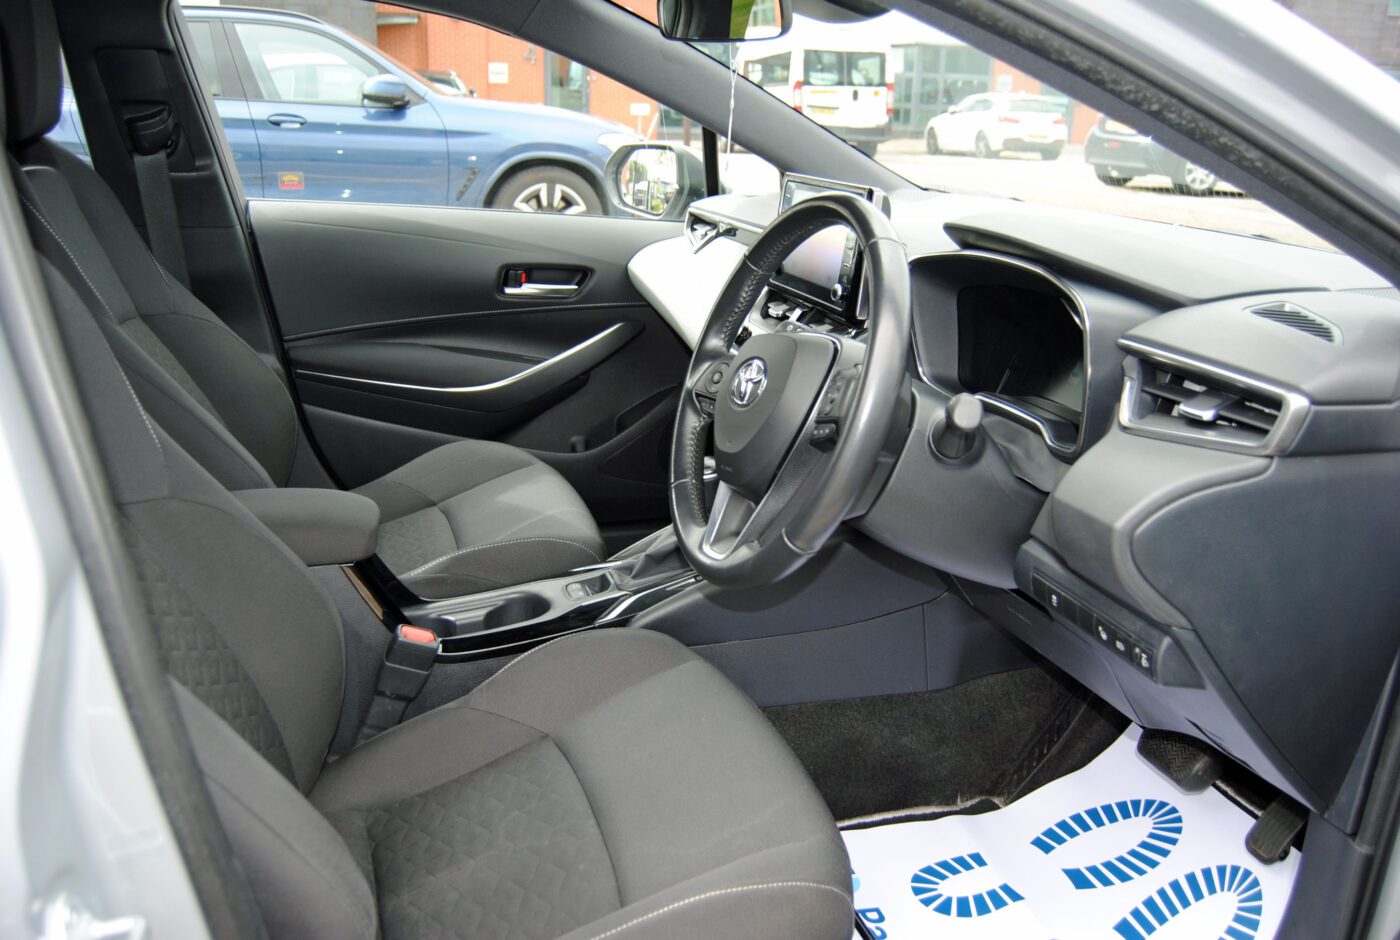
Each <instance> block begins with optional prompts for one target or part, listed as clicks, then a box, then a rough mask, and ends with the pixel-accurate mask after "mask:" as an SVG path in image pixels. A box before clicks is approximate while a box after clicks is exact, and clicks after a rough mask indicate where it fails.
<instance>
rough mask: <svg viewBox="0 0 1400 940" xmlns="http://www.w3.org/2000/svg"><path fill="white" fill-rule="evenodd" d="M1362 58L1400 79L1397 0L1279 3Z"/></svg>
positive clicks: (1296, 0)
mask: <svg viewBox="0 0 1400 940" xmlns="http://www.w3.org/2000/svg"><path fill="white" fill-rule="evenodd" d="M1279 2H1280V3H1282V4H1283V5H1284V6H1286V7H1288V8H1289V9H1290V10H1292V11H1293V12H1294V13H1297V14H1298V15H1299V16H1301V17H1302V18H1303V19H1305V20H1307V21H1309V22H1310V23H1313V24H1314V25H1316V26H1317V27H1318V28H1319V29H1321V30H1322V31H1323V32H1324V33H1327V34H1328V35H1330V36H1333V37H1335V38H1336V39H1338V40H1339V41H1340V42H1341V43H1342V44H1343V45H1345V46H1348V47H1349V48H1351V49H1352V50H1353V51H1355V52H1356V53H1358V54H1359V55H1360V56H1361V57H1362V58H1363V59H1365V60H1366V61H1368V62H1371V63H1373V64H1375V65H1378V66H1380V67H1381V68H1382V69H1384V70H1385V71H1387V72H1389V73H1390V74H1391V75H1392V76H1394V77H1395V78H1400V0H1279Z"/></svg>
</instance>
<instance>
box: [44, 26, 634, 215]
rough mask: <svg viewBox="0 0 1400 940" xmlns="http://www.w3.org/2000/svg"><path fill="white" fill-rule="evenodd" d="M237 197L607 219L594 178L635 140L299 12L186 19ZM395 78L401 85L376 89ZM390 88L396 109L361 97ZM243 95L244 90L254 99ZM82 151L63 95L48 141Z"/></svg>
mask: <svg viewBox="0 0 1400 940" xmlns="http://www.w3.org/2000/svg"><path fill="white" fill-rule="evenodd" d="M184 13H185V17H186V20H187V22H188V23H189V27H190V33H191V37H192V39H193V48H194V51H195V55H196V58H197V59H198V61H199V67H200V71H201V77H202V79H203V81H204V84H205V87H206V88H207V89H208V90H209V91H210V93H211V95H212V96H213V99H214V104H215V107H216V109H217V111H218V114H219V118H220V120H221V122H222V124H223V127H224V134H225V136H226V137H227V139H228V142H229V147H230V149H231V151H232V152H233V156H234V160H235V162H236V164H237V168H238V173H239V176H240V178H241V180H242V183H243V188H244V191H245V192H246V193H247V195H249V196H252V197H266V198H290V199H315V200H336V201H346V202H378V203H397V204H408V205H435V206H465V207H481V206H485V207H490V208H502V209H519V210H525V211H546V212H563V213H570V214H573V213H590V214H601V213H606V212H608V211H609V209H610V205H609V203H608V201H607V199H606V198H604V196H603V193H605V192H606V191H607V190H606V189H605V187H604V185H603V170H604V166H605V165H606V163H607V160H608V158H609V157H610V156H611V155H612V153H613V151H614V150H616V149H617V148H618V147H619V146H621V145H623V144H626V143H629V142H632V141H636V140H640V137H638V135H636V134H635V133H633V132H632V131H631V130H630V129H628V128H627V127H625V126H624V125H621V124H617V123H614V122H611V121H605V120H602V119H599V118H595V117H591V116H589V115H585V114H579V113H577V112H574V111H568V110H565V109H563V108H555V107H549V106H546V105H536V104H517V103H511V102H502V101H489V100H485V99H482V98H475V97H470V96H467V95H463V94H460V93H458V92H456V91H454V90H451V89H446V88H443V87H440V86H438V85H434V84H433V83H432V82H430V81H429V80H427V79H425V78H423V77H422V76H421V75H418V74H417V73H416V72H414V71H413V70H412V69H410V68H408V67H406V66H404V65H401V64H400V63H398V62H395V61H394V60H393V59H391V58H390V57H388V56H387V55H385V54H384V53H383V52H381V51H380V50H379V49H376V48H374V47H373V46H370V45H369V44H367V43H365V42H363V41H362V40H360V39H358V38H357V37H355V36H352V35H350V34H349V33H346V32H344V31H343V30H340V29H337V28H336V27H333V26H330V25H328V24H326V23H323V22H321V21H320V20H316V19H313V18H312V17H309V16H305V15H302V14H296V13H284V12H277V11H266V10H252V9H237V8H232V7H191V8H187V9H186V10H185V11H184ZM389 76H392V79H396V80H397V81H396V82H395V81H389V82H387V83H386V82H385V81H384V80H383V79H384V78H385V77H389ZM367 81H368V83H369V84H373V85H374V86H375V90H376V91H382V90H384V89H385V88H388V89H394V90H397V91H399V92H400V93H401V94H402V97H401V98H400V99H399V100H397V101H394V102H392V103H382V99H381V101H371V100H370V99H367V98H364V97H362V94H361V91H362V89H367V88H368V85H367V84H366V82H367ZM250 92H251V93H250ZM50 136H51V137H52V138H53V139H55V140H56V141H58V142H59V143H61V144H63V145H65V146H67V147H68V148H69V149H71V150H73V151H74V152H75V153H77V154H78V155H80V156H82V157H84V158H86V157H87V146H86V142H85V140H84V137H83V133H82V122H81V121H80V120H79V118H78V113H77V109H76V103H75V101H74V98H73V95H72V92H71V91H69V90H68V89H67V88H65V89H64V99H63V115H62V119H61V120H60V122H59V125H58V126H57V127H56V128H55V129H54V131H53V132H52V133H51V135H50Z"/></svg>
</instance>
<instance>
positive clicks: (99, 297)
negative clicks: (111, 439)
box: [16, 193, 165, 454]
mask: <svg viewBox="0 0 1400 940" xmlns="http://www.w3.org/2000/svg"><path fill="white" fill-rule="evenodd" d="M16 195H18V196H19V199H20V202H22V203H24V207H25V208H26V209H28V210H29V212H30V214H32V215H33V216H34V218H36V219H38V220H39V224H40V225H42V226H43V227H44V228H46V229H48V232H49V234H50V235H52V236H53V237H54V241H56V242H58V245H59V247H60V248H62V249H63V252H64V254H66V255H67V256H68V260H69V261H72V262H73V267H74V268H76V269H77V271H78V274H79V275H81V276H82V279H83V282H84V283H85V284H87V286H88V290H90V291H92V295H93V296H94V297H96V298H97V302H98V303H100V304H101V305H102V309H103V310H106V311H107V316H109V317H111V318H112V319H113V321H115V320H116V319H117V315H116V314H115V313H113V312H112V308H111V307H109V306H107V301H106V300H105V299H104V298H103V296H102V294H101V293H100V292H99V291H98V290H97V286H96V285H95V284H93V283H92V280H91V279H90V278H89V277H88V276H87V272H86V271H84V270H83V266H82V265H81V264H79V263H78V259H77V258H76V257H74V256H73V252H72V251H70V250H69V248H68V245H67V243H66V242H64V240H63V239H62V238H61V237H59V234H58V233H57V232H55V231H54V229H53V226H52V225H50V224H49V220H48V219H46V218H44V216H43V214H42V213H40V212H39V210H38V209H36V208H34V204H33V203H31V202H30V201H29V200H28V199H26V198H24V194H23V193H16ZM107 354H108V355H109V356H111V357H112V362H113V363H114V364H115V365H116V367H117V374H118V375H120V376H121V377H122V382H123V383H124V384H125V385H126V390H127V392H128V393H130V395H131V400H132V401H134V402H135V403H136V410H137V411H138V412H140V413H141V420H142V421H144V422H146V430H148V431H150V432H151V440H153V441H155V442H156V449H157V450H158V451H160V452H161V454H164V453H165V448H164V447H162V446H161V444H160V438H159V437H157V436H156V429H155V428H154V427H152V426H151V419H150V417H149V416H148V415H147V414H146V409H145V408H143V407H142V406H141V399H139V398H137V397H136V389H134V388H132V387H131V380H130V379H128V378H127V377H126V372H125V370H123V369H122V367H121V363H119V362H117V357H116V354H115V353H113V352H112V350H111V348H110V347H107Z"/></svg>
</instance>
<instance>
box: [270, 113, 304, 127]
mask: <svg viewBox="0 0 1400 940" xmlns="http://www.w3.org/2000/svg"><path fill="white" fill-rule="evenodd" d="M267 123H269V124H271V125H273V126H275V127H290V128H293V129H295V128H298V127H301V126H302V125H303V124H305V123H306V118H304V117H302V116H301V115H300V114H269V115H268V116H267Z"/></svg>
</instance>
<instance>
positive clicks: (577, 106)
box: [376, 0, 660, 134]
mask: <svg viewBox="0 0 1400 940" xmlns="http://www.w3.org/2000/svg"><path fill="white" fill-rule="evenodd" d="M621 2H622V5H623V6H626V7H628V8H630V9H634V10H635V11H636V12H638V13H640V14H642V15H644V16H648V17H651V18H654V17H655V10H656V0H621ZM376 10H377V12H378V30H379V33H378V35H379V39H378V45H379V47H380V48H381V49H383V50H384V51H385V52H387V53H389V54H390V55H391V56H393V57H395V58H396V59H399V60H400V61H402V62H404V63H406V64H408V65H411V66H413V67H414V68H417V69H429V70H439V69H442V70H445V69H451V70H452V71H454V72H456V73H457V77H458V78H459V79H461V81H462V83H463V84H465V85H466V86H467V88H468V89H470V91H472V92H474V93H475V94H476V95H478V96H479V97H482V98H492V99H496V100H499V101H523V102H530V103H544V104H551V105H556V106H559V107H564V108H570V109H572V110H574V111H582V112H585V113H588V114H593V115H596V116H598V117H601V118H606V119H608V120H612V121H617V122H618V123H620V124H625V125H627V126H628V127H630V128H632V129H633V130H636V131H638V132H639V133H642V134H648V132H649V131H651V130H652V129H653V124H654V122H655V121H656V120H657V118H658V115H659V113H660V111H659V109H658V108H657V106H656V102H655V101H653V100H652V99H650V98H648V97H646V96H645V95H641V94H638V93H637V92H635V91H633V90H632V89H630V88H628V87H627V86H626V85H623V84H622V83H621V82H617V81H614V80H612V79H611V78H608V77H607V76H605V75H600V74H598V73H597V72H594V71H592V70H591V69H586V68H584V67H583V66H581V65H579V64H578V63H576V62H573V61H571V60H569V59H566V58H564V57H563V56H558V55H555V54H554V53H552V52H549V51H548V50H545V49H541V48H540V47H538V46H536V45H533V44H531V43H527V42H524V41H522V40H519V39H514V38H512V37H510V36H504V35H502V34H500V33H497V32H495V31H494V30H490V29H486V28H485V27H482V26H477V25H475V24H473V23H467V22H463V21H461V20H455V19H451V18H449V17H445V16H437V15H434V14H431V13H418V12H417V11H414V10H406V9H403V8H402V7H396V6H392V5H390V4H387V3H379V4H376Z"/></svg>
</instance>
